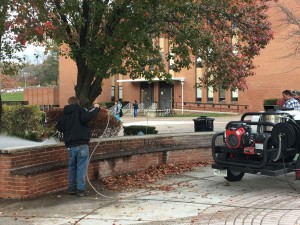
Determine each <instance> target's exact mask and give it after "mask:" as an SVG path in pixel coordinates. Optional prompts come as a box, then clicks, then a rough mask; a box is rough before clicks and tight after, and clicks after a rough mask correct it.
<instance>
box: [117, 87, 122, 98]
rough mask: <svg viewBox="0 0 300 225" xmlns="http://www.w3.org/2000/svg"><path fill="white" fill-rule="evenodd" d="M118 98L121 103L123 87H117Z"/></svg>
mask: <svg viewBox="0 0 300 225" xmlns="http://www.w3.org/2000/svg"><path fill="white" fill-rule="evenodd" d="M118 96H119V101H122V99H123V87H122V86H119V93H118Z"/></svg>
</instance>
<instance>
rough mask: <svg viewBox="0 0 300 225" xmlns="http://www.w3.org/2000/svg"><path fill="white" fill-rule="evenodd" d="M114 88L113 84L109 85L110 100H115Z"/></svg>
mask: <svg viewBox="0 0 300 225" xmlns="http://www.w3.org/2000/svg"><path fill="white" fill-rule="evenodd" d="M115 89H116V87H115V86H111V87H110V96H111V101H112V102H114V101H116V96H115Z"/></svg>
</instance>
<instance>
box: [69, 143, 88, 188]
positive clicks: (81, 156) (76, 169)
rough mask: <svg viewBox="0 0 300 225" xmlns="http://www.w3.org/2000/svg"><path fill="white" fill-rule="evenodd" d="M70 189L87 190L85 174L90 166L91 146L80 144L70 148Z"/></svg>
mask: <svg viewBox="0 0 300 225" xmlns="http://www.w3.org/2000/svg"><path fill="white" fill-rule="evenodd" d="M68 153H69V191H76V188H77V191H78V192H84V191H86V182H85V175H86V171H87V167H88V159H89V146H88V145H79V146H75V147H71V148H68Z"/></svg>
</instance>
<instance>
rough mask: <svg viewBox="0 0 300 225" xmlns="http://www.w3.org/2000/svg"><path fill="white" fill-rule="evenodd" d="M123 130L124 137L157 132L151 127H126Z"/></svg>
mask: <svg viewBox="0 0 300 225" xmlns="http://www.w3.org/2000/svg"><path fill="white" fill-rule="evenodd" d="M123 129H124V136H128V135H137V134H138V133H139V132H140V131H141V132H143V134H157V133H158V131H157V130H156V127H153V126H135V125H133V126H128V127H123Z"/></svg>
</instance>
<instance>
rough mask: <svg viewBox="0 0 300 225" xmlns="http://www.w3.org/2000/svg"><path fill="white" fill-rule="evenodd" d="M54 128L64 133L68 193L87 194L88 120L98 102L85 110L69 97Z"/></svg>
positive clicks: (92, 115) (93, 116)
mask: <svg viewBox="0 0 300 225" xmlns="http://www.w3.org/2000/svg"><path fill="white" fill-rule="evenodd" d="M68 103H69V105H66V106H65V107H64V111H63V115H62V116H61V118H60V119H59V121H58V123H57V125H56V128H57V129H58V131H60V132H62V133H63V135H64V142H65V145H66V147H67V148H68V154H69V193H70V194H76V191H77V195H78V196H79V197H82V196H85V195H87V191H86V182H85V175H86V171H87V167H88V159H89V147H88V143H89V141H90V129H89V126H88V122H89V121H91V120H92V119H93V118H95V117H96V115H97V113H98V112H99V111H100V107H99V104H94V108H92V109H91V110H86V109H84V108H81V107H80V106H79V100H78V99H77V98H76V97H70V98H69V100H68Z"/></svg>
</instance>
